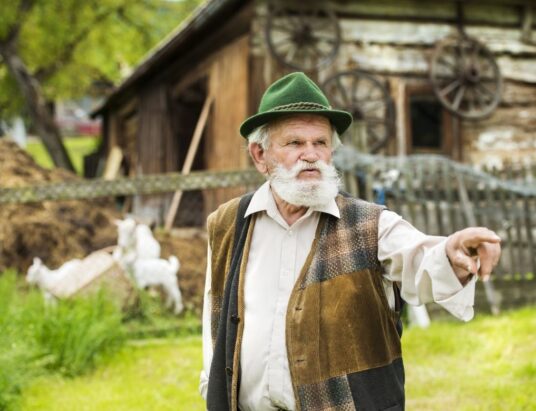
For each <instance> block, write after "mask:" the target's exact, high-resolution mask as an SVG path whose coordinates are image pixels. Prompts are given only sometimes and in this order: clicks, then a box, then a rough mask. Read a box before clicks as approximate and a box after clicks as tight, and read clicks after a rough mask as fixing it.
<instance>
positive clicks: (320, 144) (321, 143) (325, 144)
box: [315, 140, 328, 146]
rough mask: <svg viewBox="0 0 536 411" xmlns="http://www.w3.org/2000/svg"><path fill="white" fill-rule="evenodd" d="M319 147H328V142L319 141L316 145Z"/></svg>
mask: <svg viewBox="0 0 536 411" xmlns="http://www.w3.org/2000/svg"><path fill="white" fill-rule="evenodd" d="M315 144H316V145H317V146H327V145H328V142H327V141H324V140H321V141H317V142H316V143H315Z"/></svg>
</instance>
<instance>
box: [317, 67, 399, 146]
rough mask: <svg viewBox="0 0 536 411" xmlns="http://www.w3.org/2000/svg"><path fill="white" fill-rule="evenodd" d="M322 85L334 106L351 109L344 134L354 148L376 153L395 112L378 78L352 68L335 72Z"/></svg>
mask: <svg viewBox="0 0 536 411" xmlns="http://www.w3.org/2000/svg"><path fill="white" fill-rule="evenodd" d="M322 88H323V89H324V91H325V93H326V95H327V96H328V98H329V99H330V101H331V102H332V104H333V105H334V106H335V107H337V108H341V109H344V110H346V111H349V112H350V113H352V116H353V117H354V125H353V127H352V128H351V129H350V132H351V136H349V137H347V136H345V137H347V138H349V139H350V140H351V143H352V144H353V145H354V146H356V148H357V149H360V150H364V151H367V152H370V153H376V152H378V150H380V149H381V148H382V147H384V146H385V144H386V143H387V141H388V140H389V137H390V136H391V134H392V130H393V127H394V112H393V105H392V102H391V97H390V95H389V92H388V90H387V88H386V87H385V86H384V85H383V84H382V83H381V82H380V81H378V80H377V79H376V78H374V77H373V76H371V75H370V74H367V73H364V72H362V71H358V70H354V71H347V72H342V73H337V74H335V75H334V76H332V77H330V78H328V79H327V80H326V81H325V82H324V83H323V85H322ZM347 133H348V132H347ZM347 133H345V134H347Z"/></svg>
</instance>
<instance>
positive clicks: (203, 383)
mask: <svg viewBox="0 0 536 411" xmlns="http://www.w3.org/2000/svg"><path fill="white" fill-rule="evenodd" d="M211 257H212V252H211V250H210V246H209V247H208V251H207V274H206V277H205V292H204V294H203V320H202V321H203V337H202V340H203V370H201V375H200V378H199V392H200V394H201V396H202V397H203V398H204V399H205V401H206V400H207V391H208V377H209V373H210V364H211V363H212V333H211V324H210V321H211V303H210V285H211V278H212V267H211Z"/></svg>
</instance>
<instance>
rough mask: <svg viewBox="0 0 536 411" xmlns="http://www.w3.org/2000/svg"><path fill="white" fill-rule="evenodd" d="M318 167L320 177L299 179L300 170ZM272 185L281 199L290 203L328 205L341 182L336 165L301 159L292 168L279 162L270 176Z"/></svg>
mask: <svg viewBox="0 0 536 411" xmlns="http://www.w3.org/2000/svg"><path fill="white" fill-rule="evenodd" d="M305 169H317V170H318V171H320V178H319V179H307V180H300V179H298V174H299V173H300V171H302V170H305ZM268 180H269V181H270V186H271V187H272V189H273V190H274V191H275V192H276V193H277V195H278V196H279V197H281V199H283V200H284V201H286V202H287V203H289V204H292V205H295V206H303V207H321V206H325V205H327V204H328V203H329V202H330V201H331V200H332V199H334V198H335V196H336V195H337V193H338V192H339V186H340V184H341V181H340V178H339V175H338V173H337V170H336V169H335V167H334V166H333V165H331V164H326V163H325V162H324V161H321V160H318V161H315V162H314V163H309V162H307V161H303V160H299V161H298V162H297V163H296V164H295V165H294V166H293V167H292V168H291V169H290V170H288V169H286V168H285V167H283V166H282V165H280V164H277V165H276V167H275V168H274V170H273V171H272V173H271V174H270V175H269V176H268Z"/></svg>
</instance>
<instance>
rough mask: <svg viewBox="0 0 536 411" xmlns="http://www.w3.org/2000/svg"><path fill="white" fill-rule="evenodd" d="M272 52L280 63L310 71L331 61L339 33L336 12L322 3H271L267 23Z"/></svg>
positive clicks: (337, 43)
mask: <svg viewBox="0 0 536 411" xmlns="http://www.w3.org/2000/svg"><path fill="white" fill-rule="evenodd" d="M266 40H267V43H268V48H269V50H270V53H271V54H272V56H274V57H275V59H276V60H277V61H279V62H280V63H282V64H283V65H285V66H287V67H290V68H293V69H297V70H303V71H311V70H314V69H318V68H320V67H323V66H325V65H327V64H329V63H331V62H332V61H333V60H334V59H335V57H336V56H337V53H338V51H339V46H340V43H341V33H340V28H339V22H338V20H337V17H336V16H335V14H334V13H333V12H332V11H331V10H329V9H328V8H326V7H325V6H322V5H321V4H309V5H307V4H303V5H298V4H290V5H282V4H281V3H277V4H272V5H271V6H270V8H269V13H268V20H267V24H266Z"/></svg>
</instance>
